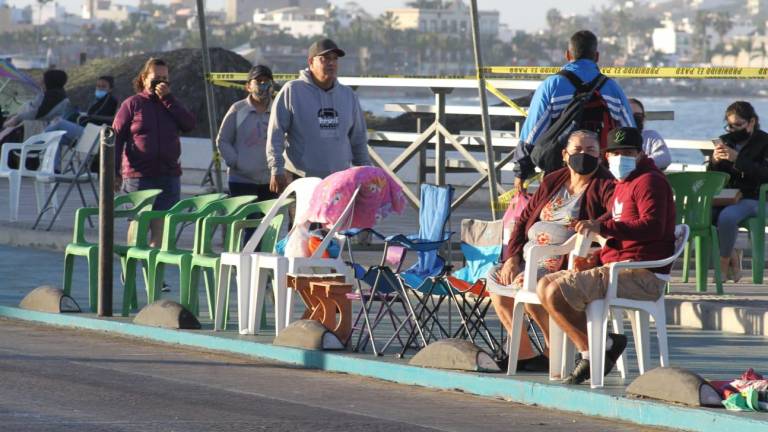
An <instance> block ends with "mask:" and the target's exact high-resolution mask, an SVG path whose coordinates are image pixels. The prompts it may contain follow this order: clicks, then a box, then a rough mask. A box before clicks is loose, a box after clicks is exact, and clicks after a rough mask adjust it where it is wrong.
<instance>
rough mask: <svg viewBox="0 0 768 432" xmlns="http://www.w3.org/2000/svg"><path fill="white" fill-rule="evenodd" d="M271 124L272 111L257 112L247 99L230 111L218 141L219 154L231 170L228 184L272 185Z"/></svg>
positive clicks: (225, 117)
mask: <svg viewBox="0 0 768 432" xmlns="http://www.w3.org/2000/svg"><path fill="white" fill-rule="evenodd" d="M268 124H269V108H267V111H266V112H263V113H260V112H257V111H256V107H255V106H253V104H252V103H251V102H250V100H249V98H247V97H246V98H245V99H243V100H239V101H237V102H235V103H234V104H233V105H232V106H231V107H230V108H229V111H227V114H226V115H225V116H224V121H223V122H222V123H221V128H219V136H218V137H217V138H216V145H218V147H219V152H221V156H222V157H223V158H224V161H225V162H226V163H227V166H228V167H229V181H231V182H236V183H252V184H269V169H268V168H267V155H266V146H267V125H268Z"/></svg>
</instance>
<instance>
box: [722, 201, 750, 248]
mask: <svg viewBox="0 0 768 432" xmlns="http://www.w3.org/2000/svg"><path fill="white" fill-rule="evenodd" d="M758 203H759V201H757V200H753V199H742V200H740V201H739V202H737V203H736V204H733V205H729V206H727V207H724V208H723V209H722V210H720V213H719V214H718V215H717V238H718V240H719V241H720V256H721V257H722V258H726V257H729V256H731V252H733V245H734V244H736V234H738V232H739V224H740V223H741V222H743V221H744V220H746V219H748V218H751V217H753V216H756V215H757V204H758Z"/></svg>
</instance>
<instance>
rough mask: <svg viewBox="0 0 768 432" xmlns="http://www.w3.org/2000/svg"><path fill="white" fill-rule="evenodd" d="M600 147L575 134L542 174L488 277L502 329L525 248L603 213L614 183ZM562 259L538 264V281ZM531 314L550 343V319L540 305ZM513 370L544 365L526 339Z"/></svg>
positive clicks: (508, 324)
mask: <svg viewBox="0 0 768 432" xmlns="http://www.w3.org/2000/svg"><path fill="white" fill-rule="evenodd" d="M599 158H600V143H599V141H598V137H597V135H596V134H595V133H594V132H590V131H576V132H573V133H572V134H571V136H570V137H569V138H568V143H567V145H566V148H565V149H564V150H563V162H564V164H565V165H566V168H562V169H560V170H558V171H555V172H553V173H551V174H549V175H547V176H545V177H544V179H543V180H542V182H541V186H539V189H538V190H537V191H536V193H535V194H534V195H533V196H532V197H531V199H530V201H529V202H528V205H527V206H526V207H525V210H523V212H522V214H521V215H520V218H519V219H518V220H517V221H516V223H515V227H514V230H513V231H512V236H511V238H510V240H509V243H508V244H507V245H506V247H505V249H504V253H503V255H502V260H503V264H500V265H497V266H496V267H494V268H493V269H492V270H491V272H490V273H489V275H488V291H489V292H490V293H491V302H492V304H493V307H494V309H495V310H496V314H497V315H498V317H499V320H500V321H501V323H502V325H504V328H506V329H507V331H508V332H509V331H511V330H512V309H513V307H514V304H515V301H514V295H515V293H516V292H517V291H519V290H520V289H521V288H522V279H523V273H522V271H523V269H524V265H523V256H524V250H526V249H527V248H529V247H531V246H533V245H541V244H559V243H563V242H565V240H567V239H568V238H569V237H570V236H571V235H573V234H574V233H575V231H574V228H573V225H574V224H575V223H576V222H577V221H579V220H585V219H590V220H594V219H598V218H600V217H603V216H604V215H607V214H610V213H609V212H608V209H609V206H610V202H611V199H612V198H613V189H614V179H613V176H612V175H611V173H610V172H608V170H607V169H605V168H604V167H603V166H602V165H601V164H600V162H599V160H600V159H599ZM566 265H567V257H566V256H552V257H549V258H548V259H545V260H543V261H541V262H539V263H538V275H537V277H538V278H541V277H542V276H543V275H544V274H546V273H550V272H553V271H557V270H561V269H564V268H565V267H566ZM527 311H528V313H529V314H530V315H531V316H533V318H534V319H535V320H536V322H537V323H538V324H539V326H540V327H541V329H542V330H543V331H544V336H545V338H546V339H547V340H549V318H548V316H547V314H546V312H545V311H544V309H542V308H541V307H540V306H535V305H530V306H529V307H527ZM519 358H520V359H521V360H520V361H519V362H518V370H546V368H547V366H548V362H547V361H545V360H546V359H544V358H542V357H534V353H533V350H532V349H531V347H530V343H529V342H528V340H527V339H525V338H521V346H520V356H519Z"/></svg>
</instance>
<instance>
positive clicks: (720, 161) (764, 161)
mask: <svg viewBox="0 0 768 432" xmlns="http://www.w3.org/2000/svg"><path fill="white" fill-rule="evenodd" d="M725 121H726V124H725V130H726V132H727V133H726V134H724V135H721V136H720V137H719V138H718V139H717V140H713V143H714V144H715V149H714V151H713V153H712V157H711V158H710V160H709V164H708V165H707V170H709V171H720V172H725V173H727V174H729V175H730V176H731V177H730V179H729V180H728V184H727V185H726V187H727V188H733V189H738V190H739V192H741V199H740V200H739V201H738V202H737V203H736V204H732V205H729V206H726V207H723V208H720V209H716V210H715V212H716V214H715V218H714V219H715V220H716V224H717V235H718V240H719V241H720V269H721V271H722V274H723V277H724V278H725V280H732V281H734V282H738V281H739V279H740V278H741V251H738V250H736V249H734V246H735V244H736V234H737V233H738V230H739V224H740V223H741V222H743V221H744V220H746V219H748V218H750V217H753V216H755V215H757V206H758V199H759V197H758V192H759V190H760V185H761V184H763V183H768V134H767V133H765V132H764V131H763V130H761V129H760V119H759V118H758V116H757V113H756V112H755V108H754V107H753V106H752V104H750V103H749V102H745V101H736V102H734V103H732V104H731V105H729V106H728V108H727V109H726V110H725ZM752 265H763V263H753V264H752Z"/></svg>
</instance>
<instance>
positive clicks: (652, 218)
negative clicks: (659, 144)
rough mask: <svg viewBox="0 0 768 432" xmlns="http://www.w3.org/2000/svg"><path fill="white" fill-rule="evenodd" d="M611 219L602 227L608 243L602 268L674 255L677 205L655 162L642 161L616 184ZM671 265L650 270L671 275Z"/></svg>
mask: <svg viewBox="0 0 768 432" xmlns="http://www.w3.org/2000/svg"><path fill="white" fill-rule="evenodd" d="M611 215H612V216H613V218H612V219H609V220H606V221H604V222H603V223H601V224H600V234H601V235H602V236H603V237H606V238H608V243H606V245H605V246H604V247H603V250H602V251H601V253H600V259H601V261H602V262H603V264H608V263H612V262H616V261H625V260H631V261H653V260H659V259H663V258H667V257H669V256H670V255H672V254H673V253H674V251H675V203H674V200H673V194H672V188H671V187H670V185H669V182H668V181H667V178H666V177H665V176H664V174H663V173H662V172H661V171H660V170H659V169H658V168H656V165H655V164H654V163H653V160H652V159H650V158H648V157H643V158H641V159H640V160H639V161H638V162H637V168H635V170H634V171H633V172H632V174H630V175H629V177H627V178H626V179H625V180H624V181H620V182H617V183H616V189H615V191H614V195H613V205H612V209H611ZM671 267H672V266H671V264H670V265H667V266H664V267H660V268H656V269H649V270H651V271H653V272H654V273H660V274H669V270H670V268H671Z"/></svg>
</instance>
